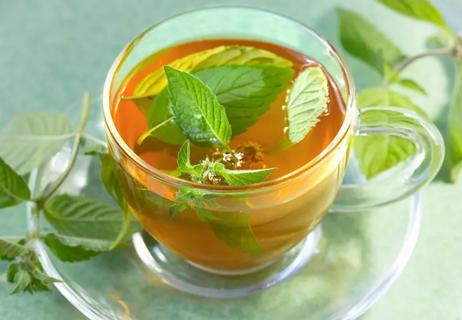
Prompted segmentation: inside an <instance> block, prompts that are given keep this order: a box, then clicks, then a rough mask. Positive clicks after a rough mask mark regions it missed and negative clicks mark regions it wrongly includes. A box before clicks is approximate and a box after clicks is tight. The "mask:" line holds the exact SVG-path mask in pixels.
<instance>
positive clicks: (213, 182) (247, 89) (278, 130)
mask: <svg viewBox="0 0 462 320" xmlns="http://www.w3.org/2000/svg"><path fill="white" fill-rule="evenodd" d="M111 105H112V117H113V119H114V122H115V125H116V127H117V129H118V131H119V133H120V135H121V136H122V138H123V140H124V141H125V143H126V144H127V145H128V146H129V147H130V148H131V149H132V150H133V151H134V152H135V153H136V154H137V155H138V156H139V157H140V158H141V159H142V160H144V162H145V164H146V167H148V166H151V167H150V168H151V169H152V171H154V170H155V171H156V172H160V173H161V174H163V176H165V177H166V178H165V181H167V183H164V182H162V181H160V180H159V179H157V178H155V177H153V176H152V175H151V174H150V172H149V170H146V168H144V169H143V168H140V167H139V166H135V165H133V164H131V163H130V162H129V161H127V159H125V158H124V157H122V159H121V166H122V168H123V169H124V172H125V179H123V181H122V183H123V190H124V193H125V196H126V197H127V201H128V203H129V205H130V207H131V209H132V211H133V212H134V214H135V215H136V217H137V219H138V220H139V221H140V222H141V224H142V225H143V227H144V228H145V230H146V231H147V232H148V233H149V234H151V235H152V236H153V237H154V238H155V239H157V240H158V241H159V242H160V243H162V244H164V245H165V246H166V247H167V248H169V249H170V250H172V251H174V252H175V253H176V254H178V255H179V256H181V257H184V258H185V259H187V260H189V261H191V262H193V263H195V264H197V265H200V266H203V267H207V268H211V269H216V270H242V269H247V268H253V267H256V266H260V265H264V264H265V263H269V262H271V261H272V260H274V259H276V258H277V257H278V256H280V255H281V254H282V253H284V252H285V251H287V249H288V248H290V247H292V246H294V245H296V244H297V243H299V242H300V241H301V240H302V239H303V238H304V237H306V235H307V234H308V233H309V231H311V230H312V229H313V228H314V227H315V226H316V225H317V224H318V222H319V221H320V220H321V218H322V217H323V216H324V214H325V213H326V212H327V210H328V208H329V206H330V204H331V203H332V201H333V198H334V197H335V193H336V191H337V189H338V187H339V184H340V182H341V178H342V174H343V169H344V162H343V160H339V159H344V158H346V157H345V155H344V154H343V155H339V156H338V159H337V158H336V159H331V161H326V162H325V163H324V164H323V165H322V167H320V168H318V169H317V170H316V172H313V173H311V174H310V175H307V176H305V177H304V178H303V179H298V180H297V181H295V182H294V183H291V184H287V183H286V184H284V181H285V180H287V177H288V176H290V175H293V174H294V173H295V172H297V170H300V169H301V168H302V167H304V166H305V165H306V164H308V163H310V161H314V159H316V158H317V157H319V156H320V154H321V153H322V151H323V150H324V149H325V148H326V147H327V146H328V145H329V144H330V142H332V140H333V139H334V137H335V136H336V135H337V133H338V132H339V129H340V127H341V125H342V122H343V120H344V113H345V105H344V101H343V99H342V97H341V95H340V93H339V90H338V89H337V87H336V84H335V83H334V81H333V80H332V78H331V76H330V75H329V74H328V72H327V71H326V70H325V69H324V68H323V66H322V65H320V64H319V63H317V62H316V61H314V60H312V59H310V57H307V56H305V55H303V54H301V53H299V52H296V51H293V50H291V49H289V48H285V47H281V46H278V45H275V44H271V43H266V42H260V41H250V40H240V39H218V40H217V39H213V40H201V41H193V42H189V43H184V44H179V45H177V46H174V47H171V48H168V49H164V50H162V51H160V52H154V53H153V54H152V55H151V56H149V57H148V58H147V59H145V60H143V61H142V62H141V63H139V64H138V65H137V66H136V67H135V68H134V69H133V70H132V71H131V72H130V73H129V75H128V76H127V78H126V79H125V81H124V82H123V83H122V85H121V86H120V88H119V90H118V92H117V94H116V95H115V97H114V98H113V100H112V101H111ZM344 152H347V150H345V151H344ZM148 168H149V167H148ZM276 184H281V187H278V188H276V187H272V186H273V185H276ZM258 186H261V187H262V188H263V189H262V190H265V191H264V192H263V191H262V192H260V193H257V194H255V193H253V190H254V189H255V188H257V187H258ZM247 191H248V192H249V195H248V196H246V192H247Z"/></svg>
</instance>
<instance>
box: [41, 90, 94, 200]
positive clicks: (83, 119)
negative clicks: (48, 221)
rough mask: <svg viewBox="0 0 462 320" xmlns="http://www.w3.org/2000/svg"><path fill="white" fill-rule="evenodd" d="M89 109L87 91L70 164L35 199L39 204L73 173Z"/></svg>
mask: <svg viewBox="0 0 462 320" xmlns="http://www.w3.org/2000/svg"><path fill="white" fill-rule="evenodd" d="M89 110H90V94H89V93H88V92H86V93H85V94H84V96H83V103H82V113H81V117H80V125H79V130H78V131H77V134H76V135H75V137H74V143H73V146H72V153H71V157H70V161H69V164H68V165H67V167H66V170H65V171H64V172H63V174H62V175H61V176H60V177H59V178H58V179H57V180H56V181H54V182H53V183H52V184H51V185H50V187H49V188H48V189H47V190H45V192H44V194H43V195H42V196H41V197H40V198H39V199H37V200H36V201H35V202H36V203H37V204H38V205H39V206H40V205H42V204H43V203H45V201H46V200H47V199H48V198H50V197H51V196H52V195H53V194H54V193H55V192H56V191H57V190H58V189H59V187H60V186H61V185H62V184H63V182H64V181H65V180H66V178H67V177H68V176H69V174H70V173H71V170H72V168H73V167H74V164H75V162H76V160H77V156H78V154H79V149H80V140H81V139H82V136H83V130H84V128H85V125H86V124H87V120H88V112H89Z"/></svg>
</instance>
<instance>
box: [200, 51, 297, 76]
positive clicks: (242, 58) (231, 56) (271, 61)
mask: <svg viewBox="0 0 462 320" xmlns="http://www.w3.org/2000/svg"><path fill="white" fill-rule="evenodd" d="M262 64H268V65H272V66H275V67H281V68H291V67H292V66H293V63H292V62H291V61H290V60H287V59H285V58H282V57H280V56H278V55H276V54H274V53H272V52H270V51H267V50H264V49H259V48H255V47H249V46H226V47H225V49H224V50H223V51H221V52H217V53H215V54H213V55H210V56H209V57H207V58H206V59H205V60H204V61H202V62H201V63H199V64H198V65H197V66H196V67H195V68H194V70H199V69H205V68H209V67H214V66H222V65H262Z"/></svg>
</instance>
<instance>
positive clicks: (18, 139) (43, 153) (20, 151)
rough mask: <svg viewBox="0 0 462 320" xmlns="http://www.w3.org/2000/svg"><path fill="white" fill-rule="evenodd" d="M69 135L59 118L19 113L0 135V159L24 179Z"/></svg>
mask: <svg viewBox="0 0 462 320" xmlns="http://www.w3.org/2000/svg"><path fill="white" fill-rule="evenodd" d="M73 135H74V134H73V132H72V130H71V126H70V123H69V120H68V118H67V117H66V116H65V115H63V114H60V113H48V112H35V113H23V114H21V115H19V116H17V117H16V118H14V119H13V120H11V121H10V122H9V123H8V124H7V125H6V127H5V128H4V129H3V130H2V131H1V132H0V145H1V146H2V147H1V148H0V157H2V158H3V159H4V160H5V161H6V162H8V163H9V164H10V165H11V166H12V167H13V169H14V170H16V172H18V174H20V175H24V174H26V173H29V172H30V171H31V170H32V169H34V168H37V167H39V166H40V165H42V164H44V163H45V162H47V161H48V160H49V159H50V158H51V157H52V156H53V155H55V154H56V153H57V152H58V151H59V150H61V148H62V147H63V145H64V143H65V142H66V141H67V140H68V139H69V138H71V137H73Z"/></svg>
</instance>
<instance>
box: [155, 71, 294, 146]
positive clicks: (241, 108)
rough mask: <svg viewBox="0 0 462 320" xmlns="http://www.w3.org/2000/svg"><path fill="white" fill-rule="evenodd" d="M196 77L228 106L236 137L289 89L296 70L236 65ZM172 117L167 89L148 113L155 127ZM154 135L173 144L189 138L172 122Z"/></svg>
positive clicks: (157, 130) (158, 129) (200, 72)
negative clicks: (283, 91)
mask: <svg viewBox="0 0 462 320" xmlns="http://www.w3.org/2000/svg"><path fill="white" fill-rule="evenodd" d="M193 74H194V75H195V76H197V77H198V78H199V79H200V80H202V81H203V82H204V83H205V84H206V85H207V86H208V87H210V89H212V91H213V92H214V93H215V94H216V95H217V98H218V102H219V103H220V104H222V105H223V106H224V107H225V110H226V115H227V117H228V119H229V122H230V124H231V127H232V132H233V135H237V134H240V133H242V132H244V131H245V130H247V128H248V127H250V126H251V125H253V124H255V122H256V121H257V118H258V117H259V116H261V115H262V114H264V113H265V112H266V111H268V107H269V105H270V103H271V102H272V101H274V100H275V99H276V97H277V96H278V95H279V94H280V93H281V92H282V90H284V89H285V88H286V87H287V85H288V83H289V81H290V79H291V78H292V74H293V71H292V69H290V68H282V67H275V66H270V65H251V66H238V65H233V66H221V67H211V68H208V69H203V70H200V71H197V72H193ZM171 117H172V115H171V113H170V111H169V100H168V93H167V90H164V91H162V92H161V93H160V94H159V95H158V96H157V97H156V98H155V100H154V102H153V104H152V105H151V107H150V109H149V111H148V124H149V127H150V128H154V127H155V126H157V125H159V124H160V123H163V122H164V121H165V120H167V119H169V118H171ZM152 135H153V136H155V137H156V138H158V139H160V140H162V141H164V142H166V143H170V144H181V143H183V142H184V140H185V139H186V138H185V136H184V135H183V134H182V133H181V130H180V128H179V127H178V126H177V125H176V124H175V123H174V122H173V121H172V122H170V123H168V124H166V125H163V126H162V127H159V128H157V129H156V130H155V131H154V132H153V133H152Z"/></svg>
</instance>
